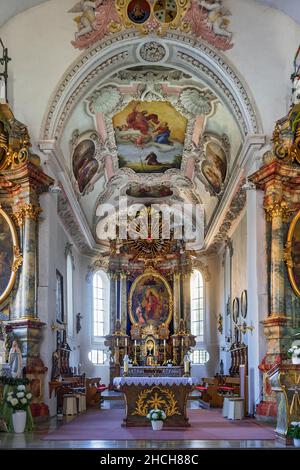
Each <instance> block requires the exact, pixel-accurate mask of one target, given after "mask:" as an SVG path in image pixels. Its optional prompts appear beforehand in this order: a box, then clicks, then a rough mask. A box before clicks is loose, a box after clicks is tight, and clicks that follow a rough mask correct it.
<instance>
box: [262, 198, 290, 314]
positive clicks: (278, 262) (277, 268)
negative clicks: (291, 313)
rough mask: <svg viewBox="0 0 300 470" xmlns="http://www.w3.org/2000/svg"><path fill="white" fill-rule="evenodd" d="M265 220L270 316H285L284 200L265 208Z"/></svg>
mask: <svg viewBox="0 0 300 470" xmlns="http://www.w3.org/2000/svg"><path fill="white" fill-rule="evenodd" d="M265 209H266V213H267V220H268V221H270V222H271V266H270V295H271V299H270V312H269V315H270V316H276V317H278V316H285V298H284V272H285V269H286V268H285V263H284V230H283V222H284V221H286V217H287V204H286V203H285V202H284V201H281V202H278V203H275V204H271V205H269V206H267V207H266V208H265Z"/></svg>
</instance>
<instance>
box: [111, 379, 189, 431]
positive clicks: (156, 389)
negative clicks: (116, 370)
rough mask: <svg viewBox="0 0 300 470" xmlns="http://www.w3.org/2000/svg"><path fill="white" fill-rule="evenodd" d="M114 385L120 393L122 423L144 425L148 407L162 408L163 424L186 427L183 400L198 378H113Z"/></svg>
mask: <svg viewBox="0 0 300 470" xmlns="http://www.w3.org/2000/svg"><path fill="white" fill-rule="evenodd" d="M113 383H114V386H115V387H116V389H117V390H119V391H121V392H123V393H124V397H125V404H126V409H125V417H124V420H123V425H124V426H147V425H150V422H149V421H148V420H147V419H146V418H147V414H148V413H149V411H150V410H152V409H161V410H164V412H165V414H166V416H167V418H166V421H165V424H164V426H165V427H188V426H190V425H189V419H188V416H187V400H188V396H189V394H190V393H191V392H192V390H193V388H194V386H195V385H197V383H198V379H196V378H193V377H115V378H114V381H113Z"/></svg>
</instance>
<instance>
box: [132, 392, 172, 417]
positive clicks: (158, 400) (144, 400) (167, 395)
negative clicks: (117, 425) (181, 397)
mask: <svg viewBox="0 0 300 470" xmlns="http://www.w3.org/2000/svg"><path fill="white" fill-rule="evenodd" d="M151 409H163V410H164V412H165V413H166V415H167V418H168V417H170V416H175V415H180V412H179V410H178V402H177V400H175V395H174V393H173V392H172V390H170V389H169V388H167V387H161V386H157V385H156V386H154V387H152V388H150V389H149V388H146V389H144V390H142V391H141V393H140V394H139V395H138V398H137V400H136V408H135V410H134V411H133V412H132V416H147V414H148V413H149V411H150V410H151Z"/></svg>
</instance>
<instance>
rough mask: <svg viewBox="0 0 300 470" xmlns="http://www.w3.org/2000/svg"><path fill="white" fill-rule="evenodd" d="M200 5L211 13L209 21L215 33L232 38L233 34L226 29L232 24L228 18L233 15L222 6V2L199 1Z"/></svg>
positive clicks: (217, 0)
mask: <svg viewBox="0 0 300 470" xmlns="http://www.w3.org/2000/svg"><path fill="white" fill-rule="evenodd" d="M198 5H199V7H203V8H205V10H207V11H208V12H209V13H208V17H207V20H208V23H209V24H210V26H211V28H212V30H213V32H214V33H215V34H216V35H218V36H226V37H228V38H231V36H232V33H231V32H230V31H227V29H226V28H227V27H228V25H229V23H230V21H229V19H228V18H227V16H229V15H231V13H230V11H229V10H228V9H227V8H225V7H224V6H223V5H222V0H198Z"/></svg>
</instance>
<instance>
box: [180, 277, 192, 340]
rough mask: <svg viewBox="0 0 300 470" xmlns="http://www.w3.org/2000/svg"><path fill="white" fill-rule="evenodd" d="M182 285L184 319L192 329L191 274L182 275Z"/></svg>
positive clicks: (187, 326) (188, 327)
mask: <svg viewBox="0 0 300 470" xmlns="http://www.w3.org/2000/svg"><path fill="white" fill-rule="evenodd" d="M181 285H182V294H183V302H182V304H183V315H182V316H183V319H184V321H185V325H186V328H187V331H191V274H190V273H184V274H182V275H181Z"/></svg>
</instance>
